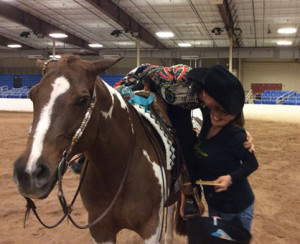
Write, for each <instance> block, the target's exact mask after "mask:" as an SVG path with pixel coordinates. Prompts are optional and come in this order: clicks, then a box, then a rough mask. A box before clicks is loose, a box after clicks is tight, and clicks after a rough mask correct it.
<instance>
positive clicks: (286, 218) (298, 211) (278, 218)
mask: <svg viewBox="0 0 300 244" xmlns="http://www.w3.org/2000/svg"><path fill="white" fill-rule="evenodd" d="M297 114H298V120H297V119H296V120H295V119H293V122H292V123H291V122H288V121H290V120H289V118H288V117H287V118H286V122H282V118H280V119H281V121H280V122H276V119H272V120H273V121H264V120H263V118H259V120H258V119H257V118H255V120H253V118H246V119H247V120H246V129H247V130H249V131H250V132H251V134H252V136H253V138H254V143H255V147H256V150H257V152H256V156H257V158H258V161H259V164H260V167H259V169H258V170H257V171H256V172H255V173H254V174H253V175H251V176H250V177H249V180H250V183H251V185H252V187H253V190H254V193H255V195H256V203H255V217H254V221H253V231H252V234H253V239H252V242H251V243H252V244H269V243H272V244H297V243H300V224H299V223H300V191H299V187H300V174H299V173H300V153H299V151H300V150H299V149H300V117H299V116H300V113H299V109H298V112H295V113H294V114H292V115H291V116H292V117H293V118H294V117H295V115H297ZM31 119H32V114H31V113H8V112H0V158H1V160H0V243H2V244H8V243H21V244H27V243H42V244H44V243H51V244H65V243H70V244H83V243H92V238H91V237H90V235H89V232H88V230H78V229H76V228H75V227H74V226H73V225H72V224H70V223H68V222H67V221H64V222H63V223H62V224H61V225H60V226H59V227H57V228H55V229H52V230H48V229H45V228H44V227H42V226H41V225H40V224H39V223H38V222H37V220H36V219H35V218H34V216H33V215H32V214H31V215H30V217H29V220H28V222H27V227H26V229H24V228H23V216H24V211H25V204H26V203H25V200H24V199H23V198H22V197H21V196H20V195H19V194H18V192H17V189H16V186H15V184H14V182H13V180H12V172H13V162H14V160H15V159H16V157H17V156H18V155H19V154H20V153H21V152H22V150H23V148H24V145H25V142H26V138H27V133H28V128H29V125H30V122H31ZM77 182H78V176H76V175H74V174H73V173H71V172H68V173H67V174H66V176H65V180H64V186H65V187H64V189H65V193H66V195H67V196H69V199H70V197H71V196H72V194H73V193H74V191H75V188H76V186H77ZM37 206H38V210H39V213H40V214H41V216H42V218H43V219H44V220H45V222H47V223H49V224H53V223H54V222H55V221H57V220H58V219H59V217H60V216H61V211H60V206H59V203H58V201H57V198H56V194H55V193H54V192H53V193H52V194H51V195H50V196H49V197H48V198H47V199H45V200H42V201H39V202H37ZM73 213H74V215H75V217H76V219H77V220H78V221H79V223H81V224H84V223H85V221H86V213H85V211H84V209H83V208H82V205H81V202H80V201H77V203H76V204H75V209H74V211H73ZM118 243H120V244H125V243H126V244H138V243H142V241H141V239H140V238H139V237H138V236H137V235H136V234H134V233H133V232H130V231H128V230H123V231H122V232H121V233H119V235H118ZM174 243H176V244H181V243H187V240H186V239H185V238H183V237H179V236H177V235H176V236H175V240H174Z"/></svg>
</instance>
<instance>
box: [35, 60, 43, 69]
mask: <svg viewBox="0 0 300 244" xmlns="http://www.w3.org/2000/svg"><path fill="white" fill-rule="evenodd" d="M44 63H45V60H40V59H38V60H37V61H36V66H37V67H38V68H39V69H43V65H44Z"/></svg>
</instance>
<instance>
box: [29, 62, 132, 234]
mask: <svg viewBox="0 0 300 244" xmlns="http://www.w3.org/2000/svg"><path fill="white" fill-rule="evenodd" d="M53 61H57V60H52V61H51V60H48V61H47V62H46V63H47V64H46V63H45V64H46V65H45V64H44V66H43V73H44V71H45V69H46V67H47V65H48V63H50V62H53ZM96 101H97V97H96V83H95V86H94V90H93V96H92V101H91V103H90V106H89V108H88V110H87V112H86V114H85V116H84V118H83V120H82V122H81V124H80V126H79V128H78V129H77V131H76V132H75V134H74V136H73V138H72V141H71V143H70V145H69V146H68V147H67V149H66V150H65V151H64V152H63V156H62V159H61V161H60V162H59V165H58V168H57V178H58V193H57V196H58V199H59V202H60V204H61V207H62V210H63V213H64V215H63V216H62V217H61V218H60V219H59V221H58V222H57V223H56V224H53V225H46V224H45V223H44V222H43V221H42V220H41V218H40V217H39V215H38V213H37V211H36V205H35V203H34V202H33V201H32V200H31V199H30V198H28V197H25V199H26V201H27V204H26V211H25V216H24V228H25V226H26V220H27V219H28V217H29V213H30V210H31V209H32V211H33V213H34V215H35V216H36V218H37V219H38V221H39V222H40V224H41V225H43V226H44V227H45V228H48V229H52V228H55V227H57V226H58V225H59V224H61V223H62V221H63V220H64V219H65V218H66V217H68V219H69V220H70V221H71V223H72V224H73V225H74V226H75V227H77V228H79V229H86V228H90V227H92V226H94V225H95V224H97V223H98V222H99V221H101V220H102V219H103V218H104V217H105V216H106V215H107V214H108V212H109V211H110V210H111V209H112V207H113V206H114V204H115V202H116V200H117V199H118V197H119V195H120V193H121V191H122V189H123V186H124V183H125V180H126V178H127V175H128V171H129V168H130V162H131V161H132V159H133V155H134V150H131V153H130V155H129V158H128V161H127V165H126V168H125V172H124V175H123V177H122V180H121V183H120V185H119V188H118V190H117V192H116V194H115V196H114V197H113V199H112V201H111V203H110V204H109V205H108V207H107V208H106V210H105V211H104V212H103V213H102V214H101V215H100V216H99V217H98V218H96V219H95V220H93V221H92V222H91V223H88V224H86V225H83V226H81V225H78V224H77V223H76V222H75V221H74V219H73V218H72V216H71V212H72V209H73V204H74V203H75V200H76V198H77V196H78V194H79V191H80V188H81V185H82V183H83V180H84V176H85V173H86V170H87V166H88V160H87V159H86V160H85V163H84V165H85V167H84V171H83V173H82V175H81V177H80V181H79V185H78V187H77V190H76V192H75V195H74V197H73V199H72V201H71V203H70V204H67V201H66V198H65V196H64V194H63V189H62V178H63V175H64V173H65V171H66V169H67V167H68V164H67V158H68V157H69V156H70V154H71V152H72V149H73V146H74V145H75V143H76V142H77V141H78V140H79V139H80V138H81V136H82V134H83V132H84V130H85V128H86V126H87V124H88V122H89V120H90V118H91V115H92V112H93V109H94V107H95V104H96ZM128 107H129V109H130V111H131V114H132V118H133V121H134V112H133V109H132V108H131V106H128ZM133 136H134V138H133V145H132V148H134V146H135V142H136V135H135V134H133Z"/></svg>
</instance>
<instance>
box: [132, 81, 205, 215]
mask: <svg viewBox="0 0 300 244" xmlns="http://www.w3.org/2000/svg"><path fill="white" fill-rule="evenodd" d="M135 95H137V96H141V97H144V98H146V99H147V98H149V96H150V95H151V96H153V102H152V103H151V104H150V105H149V110H150V112H151V114H152V115H153V116H154V117H155V121H157V123H159V126H160V129H161V130H162V131H163V135H164V136H165V137H166V138H168V140H169V141H170V142H171V144H172V146H173V147H174V149H175V151H174V153H175V155H174V157H173V158H172V159H173V161H174V162H173V164H172V168H171V170H170V174H167V176H168V177H167V181H168V186H169V189H170V194H169V195H168V197H167V200H166V201H165V206H166V207H167V206H170V205H172V204H173V203H174V202H176V201H177V200H178V199H179V198H181V206H180V214H181V216H182V217H183V218H184V219H185V220H186V219H188V218H192V217H196V216H201V215H202V214H203V212H204V205H203V204H202V202H201V193H200V194H199V192H198V191H196V189H193V188H191V183H190V180H189V176H188V172H187V169H186V166H185V164H184V158H183V153H182V151H181V149H180V144H179V142H178V140H177V136H176V132H175V130H174V129H173V127H172V123H171V121H170V119H169V117H168V114H167V106H168V105H167V104H166V103H165V101H164V100H163V99H162V98H161V97H160V96H159V95H157V94H156V93H154V92H151V91H150V89H149V87H148V86H147V85H146V84H145V89H144V90H139V91H136V92H135ZM166 150H167V149H166ZM166 168H167V169H168V167H166ZM187 197H193V198H194V199H195V204H196V205H197V206H196V208H197V209H198V211H196V212H195V214H193V215H192V216H191V215H187V214H185V211H184V209H185V202H186V201H185V199H186V198H187Z"/></svg>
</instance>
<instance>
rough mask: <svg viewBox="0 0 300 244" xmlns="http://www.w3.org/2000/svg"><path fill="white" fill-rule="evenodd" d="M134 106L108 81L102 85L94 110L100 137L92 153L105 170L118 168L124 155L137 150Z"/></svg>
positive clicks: (92, 157)
mask: <svg viewBox="0 0 300 244" xmlns="http://www.w3.org/2000/svg"><path fill="white" fill-rule="evenodd" d="M131 109H132V108H130V107H129V105H128V104H127V103H126V102H125V100H124V99H123V98H122V96H121V95H120V93H119V92H117V91H116V90H115V89H113V88H112V87H110V86H108V85H107V84H101V85H100V86H99V87H98V89H97V105H96V107H95V111H94V112H96V113H98V114H97V116H98V122H97V123H98V129H97V136H96V139H95V142H94V143H93V145H92V147H91V148H90V150H88V154H89V155H90V157H91V159H92V161H94V164H95V165H96V166H97V167H99V168H102V169H101V170H103V168H105V171H110V170H112V171H116V167H118V164H119V163H120V161H123V162H124V158H127V157H128V154H129V152H130V151H131V150H133V148H132V145H131V144H132V141H133V140H132V139H133V133H134V131H133V128H134V126H133V123H134V121H133V118H132V111H131ZM99 161H101V162H99ZM121 168H122V166H121Z"/></svg>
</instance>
